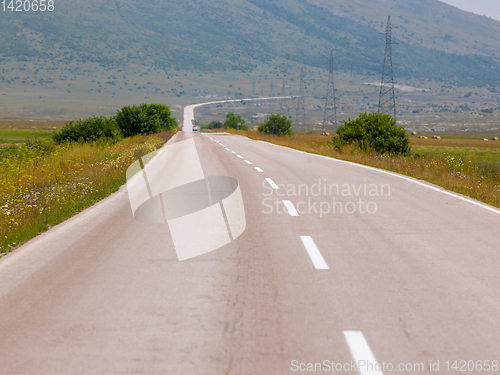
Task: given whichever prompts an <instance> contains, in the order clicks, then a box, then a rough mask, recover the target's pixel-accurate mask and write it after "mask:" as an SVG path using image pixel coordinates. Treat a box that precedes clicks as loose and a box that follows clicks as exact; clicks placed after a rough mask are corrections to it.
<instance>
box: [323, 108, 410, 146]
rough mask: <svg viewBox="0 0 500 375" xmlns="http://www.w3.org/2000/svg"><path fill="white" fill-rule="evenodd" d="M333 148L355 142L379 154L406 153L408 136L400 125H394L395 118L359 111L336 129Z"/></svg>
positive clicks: (408, 142) (408, 141) (408, 143)
mask: <svg viewBox="0 0 500 375" xmlns="http://www.w3.org/2000/svg"><path fill="white" fill-rule="evenodd" d="M332 142H333V145H334V147H335V148H337V149H338V150H340V149H341V148H342V146H344V145H347V144H353V143H357V145H358V146H359V147H360V148H362V149H365V150H368V149H373V150H375V151H376V152H378V153H380V154H385V153H390V154H408V153H409V152H411V149H410V147H409V145H410V138H409V137H408V134H406V131H405V129H404V128H403V127H402V126H397V125H396V120H394V119H393V118H392V117H391V116H389V115H387V114H385V113H384V114H382V113H373V112H372V113H368V114H367V113H366V112H365V113H360V114H359V117H358V118H356V119H354V120H351V119H349V120H348V121H347V122H345V123H344V125H341V126H339V127H338V129H337V134H335V135H334V136H333V138H332Z"/></svg>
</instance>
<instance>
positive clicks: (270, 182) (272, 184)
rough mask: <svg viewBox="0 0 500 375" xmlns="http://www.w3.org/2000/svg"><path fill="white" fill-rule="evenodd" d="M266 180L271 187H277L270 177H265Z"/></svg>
mask: <svg viewBox="0 0 500 375" xmlns="http://www.w3.org/2000/svg"><path fill="white" fill-rule="evenodd" d="M266 181H267V183H268V184H269V185H270V186H271V187H272V188H273V189H279V187H278V185H276V184H275V183H274V181H273V180H271V179H270V178H266Z"/></svg>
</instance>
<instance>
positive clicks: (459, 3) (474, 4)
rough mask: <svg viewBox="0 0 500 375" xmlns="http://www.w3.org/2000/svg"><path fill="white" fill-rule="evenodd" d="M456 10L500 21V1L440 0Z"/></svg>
mask: <svg viewBox="0 0 500 375" xmlns="http://www.w3.org/2000/svg"><path fill="white" fill-rule="evenodd" d="M440 1H442V2H443V3H446V4H450V5H453V6H454V7H456V8H459V9H462V10H465V11H467V12H473V13H475V14H479V15H480V16H483V15H484V16H488V17H491V18H495V19H497V20H500V1H498V0H440Z"/></svg>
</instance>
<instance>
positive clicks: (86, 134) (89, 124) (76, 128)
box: [52, 116, 123, 144]
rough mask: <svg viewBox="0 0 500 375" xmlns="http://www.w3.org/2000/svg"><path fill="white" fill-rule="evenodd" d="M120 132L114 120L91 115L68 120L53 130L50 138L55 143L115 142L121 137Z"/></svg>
mask: <svg viewBox="0 0 500 375" xmlns="http://www.w3.org/2000/svg"><path fill="white" fill-rule="evenodd" d="M122 138H123V137H122V132H121V130H120V128H119V127H118V125H117V124H116V122H115V121H114V120H112V119H109V118H107V117H105V116H99V117H97V116H92V117H89V118H86V119H85V120H77V121H70V122H69V123H67V124H66V125H65V126H64V127H63V128H61V129H59V130H57V131H56V132H54V135H53V136H52V139H53V140H54V142H56V143H57V144H60V143H65V142H78V143H91V142H96V141H102V140H104V141H106V142H108V143H116V142H118V141H119V140H120V139H122Z"/></svg>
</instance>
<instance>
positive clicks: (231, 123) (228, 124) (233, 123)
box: [224, 112, 248, 130]
mask: <svg viewBox="0 0 500 375" xmlns="http://www.w3.org/2000/svg"><path fill="white" fill-rule="evenodd" d="M238 123H239V124H240V130H248V126H246V125H245V120H243V118H241V116H240V115H235V114H234V113H233V112H229V113H228V114H227V115H226V121H224V127H225V128H227V129H238Z"/></svg>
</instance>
